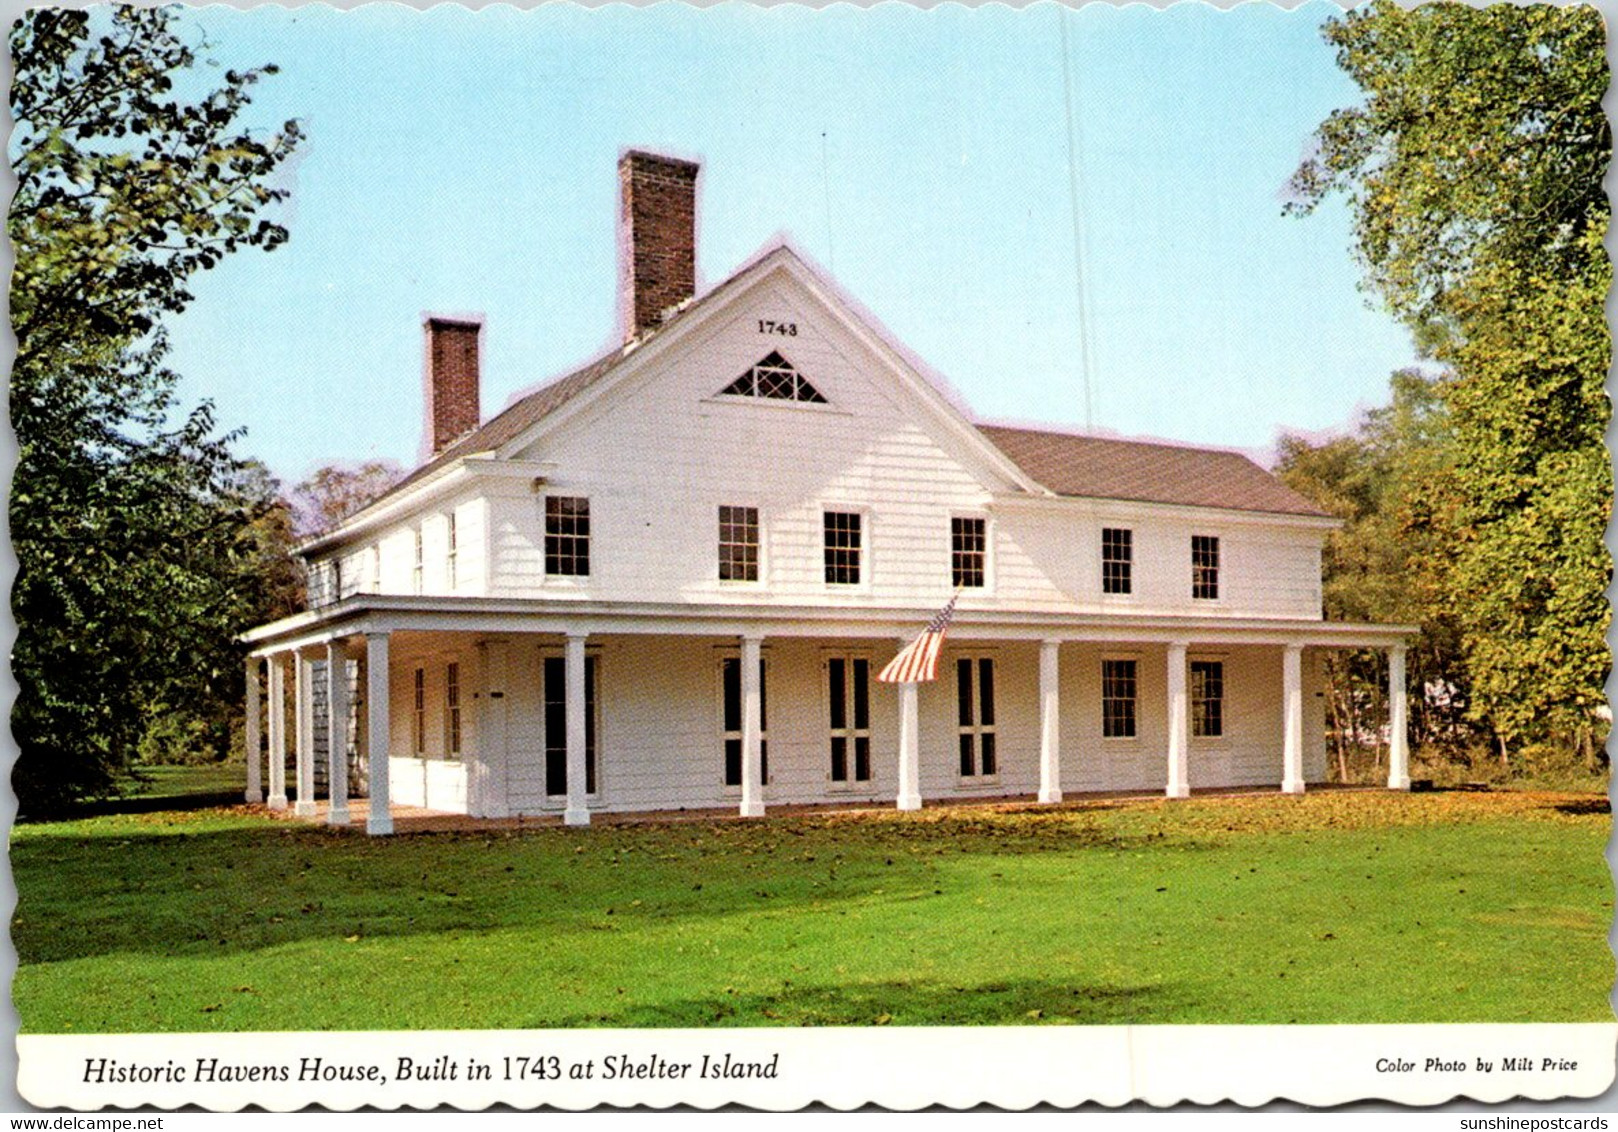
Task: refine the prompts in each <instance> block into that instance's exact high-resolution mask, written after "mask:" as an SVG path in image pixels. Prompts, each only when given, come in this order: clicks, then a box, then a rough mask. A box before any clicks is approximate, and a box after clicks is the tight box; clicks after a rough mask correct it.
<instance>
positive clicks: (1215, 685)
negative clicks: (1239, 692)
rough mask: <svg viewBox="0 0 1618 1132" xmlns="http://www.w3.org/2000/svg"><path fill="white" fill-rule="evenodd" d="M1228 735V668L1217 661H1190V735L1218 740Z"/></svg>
mask: <svg viewBox="0 0 1618 1132" xmlns="http://www.w3.org/2000/svg"><path fill="white" fill-rule="evenodd" d="M1224 733H1225V665H1224V662H1223V661H1218V660H1193V661H1192V662H1191V734H1192V735H1194V736H1197V737H1198V738H1204V739H1216V738H1218V737H1219V736H1221V735H1223V734H1224Z"/></svg>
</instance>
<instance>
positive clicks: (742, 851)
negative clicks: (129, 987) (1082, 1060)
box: [11, 814, 1160, 1025]
mask: <svg viewBox="0 0 1618 1132" xmlns="http://www.w3.org/2000/svg"><path fill="white" fill-rule="evenodd" d="M206 820H208V819H207V818H206V817H205V816H202V815H182V814H176V815H175V816H174V819H173V820H165V819H164V817H163V816H162V815H158V816H154V817H150V818H147V817H145V816H143V815H140V814H134V815H125V816H122V817H120V818H114V819H112V820H111V822H105V823H103V824H101V825H99V826H93V827H89V828H86V827H75V826H73V825H64V826H62V827H60V831H59V832H58V831H57V830H51V831H49V832H41V831H39V830H38V829H37V827H36V829H35V830H34V831H31V832H30V833H29V834H28V835H27V836H26V837H20V838H19V837H14V838H13V841H12V845H11V863H12V869H13V875H14V877H15V880H16V885H17V893H18V903H17V908H16V913H15V917H14V919H13V922H12V925H11V927H12V939H13V943H14V945H15V947H16V950H17V955H18V960H19V962H20V963H21V964H23V965H25V966H26V965H28V964H39V963H52V962H63V961H71V960H78V959H87V958H94V957H99V956H107V955H113V954H118V953H126V954H150V955H159V956H163V957H169V958H179V957H184V956H192V957H219V956H225V955H234V954H246V953H251V952H253V951H257V950H260V949H265V948H274V947H280V946H284V945H287V944H294V943H299V942H302V941H308V940H317V941H322V940H323V941H336V940H347V939H349V937H362V938H366V939H377V938H385V937H397V938H402V937H408V936H420V935H438V934H445V933H448V934H471V933H481V932H489V931H500V930H507V929H517V930H541V931H544V932H546V933H552V934H558V935H571V934H574V933H579V934H580V935H581V938H589V933H593V932H596V931H600V930H604V929H603V925H607V926H610V927H611V928H613V929H618V928H628V927H630V926H631V925H632V924H633V923H635V922H637V921H641V922H647V923H651V924H654V925H657V926H660V927H661V926H667V925H669V924H671V923H674V922H678V921H682V920H684V921H690V922H701V921H704V920H710V919H712V918H714V917H718V916H728V915H734V914H737V913H743V914H751V913H753V912H768V913H771V914H772V915H773V914H775V913H780V912H783V911H788V910H798V909H812V910H814V911H816V912H817V913H818V912H823V911H824V910H825V908H826V907H827V906H828V905H839V904H843V903H845V902H848V901H859V900H865V899H867V898H870V897H874V896H876V894H877V893H878V891H880V890H884V889H885V890H886V891H887V892H889V893H898V892H901V891H904V892H915V893H918V894H923V895H925V894H927V893H933V892H934V890H935V889H938V888H941V887H942V888H949V889H952V890H956V891H958V889H959V886H960V885H961V884H971V883H984V882H988V883H993V880H994V878H996V877H998V876H999V874H997V873H993V874H988V873H985V874H983V875H978V871H976V870H974V869H973V868H972V867H971V866H970V865H969V866H967V870H968V871H967V873H966V874H965V876H964V878H962V874H961V873H960V869H959V867H958V866H956V864H955V862H957V861H958V860H960V859H961V855H962V854H967V855H969V856H970V855H978V856H985V857H995V856H999V855H1002V854H1017V853H1022V854H1028V853H1031V852H1035V851H1037V852H1039V853H1040V854H1041V855H1044V854H1046V853H1049V854H1057V853H1068V854H1080V853H1083V852H1084V851H1086V850H1091V849H1102V850H1116V849H1119V848H1129V847H1133V846H1135V845H1141V846H1145V845H1153V844H1157V843H1159V842H1158V840H1157V838H1158V836H1160V835H1148V836H1146V837H1142V838H1139V839H1134V838H1120V837H1118V836H1116V835H1113V834H1104V833H1102V832H1101V831H1089V832H1086V831H1083V830H1066V831H1064V830H1050V831H1047V832H1046V833H1045V834H1044V835H1043V836H1013V835H1011V834H1010V832H1009V831H1008V830H1007V829H1006V828H1005V827H1003V826H1001V827H995V826H993V825H992V824H989V823H979V822H968V823H955V822H947V821H946V822H930V823H918V824H914V825H912V824H910V823H891V824H883V825H870V824H867V825H848V824H841V825H831V824H824V825H816V824H804V825H802V826H801V827H799V828H796V829H789V828H784V827H782V826H750V825H741V824H738V823H714V824H711V825H699V824H694V823H691V824H685V825H680V826H675V825H668V826H636V827H629V826H623V827H617V828H611V827H602V828H600V829H592V830H586V831H576V830H565V829H561V828H552V829H543V830H539V829H536V830H524V831H499V832H477V833H443V834H423V835H418V836H411V837H395V838H384V839H372V838H364V837H357V836H354V835H352V834H346V833H335V832H331V831H328V830H325V829H323V828H321V827H319V826H309V825H303V824H301V823H288V822H269V821H265V822H264V823H263V824H262V825H256V824H255V825H251V826H247V827H245V828H233V829H204V830H199V831H198V832H188V831H187V829H186V826H187V824H188V823H191V822H198V823H200V822H202V821H206ZM148 823H149V825H148ZM889 899H891V897H890V898H889ZM1028 1009H1033V1007H1029V1008H1028ZM647 1024H648V1025H650V1024H653V1023H650V1022H648V1023H647Z"/></svg>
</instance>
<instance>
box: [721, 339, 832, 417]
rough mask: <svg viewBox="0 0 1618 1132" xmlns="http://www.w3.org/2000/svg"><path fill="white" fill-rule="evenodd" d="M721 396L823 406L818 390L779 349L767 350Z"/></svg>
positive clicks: (823, 399)
mask: <svg viewBox="0 0 1618 1132" xmlns="http://www.w3.org/2000/svg"><path fill="white" fill-rule="evenodd" d="M719 395H720V396H721V397H761V398H763V399H765V400H768V401H799V402H802V403H804V404H810V405H824V404H826V398H825V397H824V396H822V395H821V392H820V390H818V389H816V388H815V387H814V386H813V385H811V384H810V383H809V379H808V378H806V377H804V376H803V374H801V373H799V372H798V370H797V367H796V366H794V365H793V364H792V363H791V362H789V361H787V360H786V359H785V358H783V357H782V356H781V355H780V353H779V352H777V351H774V350H772V351H770V354H769V356H768V357H765V358H763V359H761V360H759V361H758V362H757V363H756V364H755V365H754V366H753V367H752V368H751V369H749V370H748V371H747V372H746V373H744V374H742V375H741V376H740V377H738V378H737V379H736V380H735V381H733V382H731V383H730V384H729V385H727V386H725V387H724V388H723V389H721V390H720V391H719Z"/></svg>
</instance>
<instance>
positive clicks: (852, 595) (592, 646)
mask: <svg viewBox="0 0 1618 1132" xmlns="http://www.w3.org/2000/svg"><path fill="white" fill-rule="evenodd" d="M619 175H620V182H621V196H622V213H621V217H620V221H619V233H620V236H619V243H620V249H619V259H620V265H621V267H620V275H621V280H620V287H621V293H620V302H621V309H622V311H623V328H622V329H623V336H622V345H621V346H615V347H614V348H612V349H611V350H610V351H609V352H608V353H607V354H606V355H605V356H603V357H601V358H599V359H597V360H596V361H594V362H592V363H591V364H590V365H588V366H586V367H584V368H583V369H581V370H578V371H577V372H575V373H570V374H568V375H566V376H564V377H560V378H558V379H556V380H554V381H551V382H549V383H548V384H545V385H543V386H541V387H539V388H537V389H536V390H535V391H534V392H532V393H529V394H527V395H526V396H523V397H521V398H520V399H517V400H515V401H514V402H513V403H512V404H511V405H510V406H509V407H508V408H506V409H505V410H504V411H503V412H500V413H498V414H496V415H495V416H493V417H491V418H489V419H487V420H484V419H482V417H481V416H480V413H479V408H478V405H479V393H478V382H479V373H478V355H479V345H480V339H481V336H482V334H483V332H484V328H483V326H482V325H481V322H480V321H479V320H475V319H451V318H439V317H428V318H427V319H426V322H425V336H426V366H425V374H426V376H425V387H426V390H425V400H426V429H427V437H428V443H427V447H428V448H429V449H430V453H431V455H430V457H429V458H428V459H427V460H426V462H425V463H423V464H422V465H421V466H420V467H418V468H417V469H416V470H415V471H414V472H413V473H411V474H410V475H409V476H408V477H407V478H406V479H404V481H403V482H401V483H400V484H398V485H397V486H396V487H394V488H393V489H392V490H391V491H389V492H388V493H387V494H386V495H384V496H382V497H381V498H380V499H378V500H376V501H375V502H373V503H372V504H370V505H369V506H367V507H366V508H365V509H364V510H362V511H360V512H358V513H357V514H354V515H353V516H351V517H350V518H348V519H347V520H346V521H345V522H344V523H343V524H342V525H341V526H340V527H338V528H337V529H336V530H334V531H332V532H331V533H330V534H327V535H324V536H322V537H320V538H318V539H316V540H314V541H312V542H310V543H308V544H307V545H305V546H304V547H302V548H301V553H302V554H303V556H304V558H305V559H306V560H307V564H308V569H309V577H310V586H309V609H308V611H307V612H305V613H300V614H298V615H296V616H294V617H289V618H286V619H285V620H281V621H277V622H275V623H274V624H270V625H265V626H262V627H260V628H257V629H254V630H253V631H251V632H250V633H248V634H247V635H246V640H247V642H248V644H249V646H250V649H251V659H250V661H249V664H248V674H247V675H248V681H247V687H248V697H249V711H248V719H249V736H248V749H249V750H250V751H252V752H254V756H255V757H253V758H251V759H249V787H248V796H249V799H250V800H256V799H257V798H258V797H259V795H260V791H261V777H260V768H259V758H258V754H259V752H260V750H261V748H264V747H267V756H268V758H267V761H268V766H269V783H268V790H269V799H268V800H269V804H270V805H271V806H285V805H286V804H287V785H286V782H285V777H286V776H285V771H284V768H285V766H286V763H287V753H288V751H289V750H294V751H295V752H296V762H295V775H296V783H297V786H298V787H299V788H298V789H297V791H296V798H297V807H298V809H299V810H300V811H301V812H305V813H314V812H315V802H314V795H315V773H316V772H315V761H316V757H317V748H318V749H319V751H320V752H321V753H322V754H324V753H325V752H327V751H335V752H337V753H338V754H339V756H340V757H338V758H336V759H335V760H331V762H330V769H329V773H328V774H327V775H325V777H327V778H328V781H329V790H330V795H331V804H330V808H329V815H330V819H331V820H333V821H334V822H346V821H347V820H348V801H347V800H348V797H349V794H350V793H351V792H354V793H357V792H358V788H359V786H360V782H359V779H361V778H363V779H364V787H365V790H366V792H367V793H368V794H369V797H370V805H369V818H368V826H369V828H370V829H371V830H372V831H373V832H386V831H388V830H390V829H391V817H390V812H389V805H388V804H389V800H390V799H391V801H392V804H394V805H409V806H416V807H426V808H428V809H432V810H443V811H454V812H464V813H467V814H470V815H473V816H485V817H505V816H513V815H545V814H556V815H560V816H561V817H563V818H564V819H565V820H566V821H567V822H569V823H573V824H582V823H585V822H588V821H589V818H590V815H591V813H593V812H606V811H628V810H643V811H644V810H676V809H708V808H716V807H737V808H738V809H739V811H740V813H741V814H743V815H748V816H755V815H760V814H763V813H765V812H766V810H767V809H768V808H769V807H770V806H771V805H779V804H796V803H839V802H846V803H861V802H863V803H871V802H881V801H890V802H891V801H893V800H897V804H898V806H899V807H900V808H902V809H913V808H916V807H918V806H920V805H921V804H922V802H923V800H928V801H932V800H937V801H945V800H963V799H972V798H979V797H1005V796H1018V795H1024V796H1030V797H1037V799H1038V800H1039V801H1043V802H1055V801H1059V800H1060V799H1061V798H1062V797H1063V795H1064V794H1071V793H1075V792H1090V791H1117V790H1153V791H1158V790H1160V791H1164V792H1166V793H1167V794H1168V795H1169V796H1170V797H1183V796H1185V795H1187V794H1188V793H1189V792H1190V791H1191V790H1192V789H1195V788H1207V787H1233V786H1265V785H1270V786H1279V788H1280V789H1281V790H1284V791H1289V792H1300V791H1302V790H1303V789H1304V788H1305V784H1306V783H1308V782H1315V781H1320V780H1323V779H1324V778H1325V776H1326V760H1325V743H1324V733H1323V713H1322V700H1321V696H1320V687H1321V684H1320V676H1319V659H1320V656H1321V653H1322V651H1323V650H1327V649H1341V648H1367V647H1370V648H1382V649H1386V650H1388V653H1389V666H1388V667H1389V673H1390V678H1389V699H1390V702H1391V705H1392V711H1391V719H1390V720H1389V726H1390V730H1391V735H1392V751H1393V755H1392V768H1393V769H1392V777H1391V781H1390V783H1389V785H1390V786H1393V787H1405V786H1408V784H1409V780H1408V777H1407V775H1408V768H1407V760H1406V756H1405V744H1404V730H1405V725H1404V710H1405V706H1404V678H1403V648H1404V646H1403V642H1404V640H1405V639H1406V638H1407V637H1408V636H1409V634H1410V633H1411V631H1412V630H1411V629H1410V627H1408V626H1390V625H1363V624H1344V623H1340V622H1329V621H1326V620H1324V619H1323V617H1322V614H1321V585H1320V553H1321V544H1322V540H1323V539H1324V538H1325V537H1326V535H1327V533H1328V532H1329V531H1330V530H1332V529H1333V527H1334V526H1335V525H1336V524H1335V522H1334V520H1332V519H1331V518H1329V517H1327V516H1326V515H1324V514H1323V513H1322V512H1321V511H1320V510H1319V509H1318V508H1317V507H1315V506H1314V505H1313V504H1312V503H1310V502H1309V501H1308V500H1306V499H1304V498H1302V497H1301V496H1299V495H1297V494H1295V493H1293V492H1292V491H1291V490H1289V489H1288V488H1287V487H1285V486H1284V485H1282V484H1281V483H1280V482H1279V481H1278V480H1276V479H1275V478H1274V477H1272V476H1271V475H1270V474H1269V473H1267V472H1266V471H1264V470H1263V469H1261V468H1259V467H1258V466H1257V465H1256V464H1254V463H1252V462H1251V461H1249V460H1248V459H1246V458H1245V457H1243V456H1240V455H1237V454H1234V453H1230V452H1220V451H1208V450H1202V449H1195V448H1187V447H1179V446H1171V445H1164V444H1146V443H1136V442H1131V441H1121V440H1113V439H1101V438H1097V437H1091V436H1082V435H1074V434H1071V433H1066V432H1060V431H1044V430H1033V429H1027V428H1014V427H1005V426H1000V425H993V424H987V423H984V422H982V421H979V420H977V419H975V418H974V417H973V416H972V414H971V413H970V411H969V410H968V409H967V408H966V407H965V406H964V405H963V404H962V403H961V402H960V401H959V399H957V398H956V397H954V396H953V395H952V394H950V393H949V392H948V391H946V390H945V389H944V388H942V387H941V386H940V384H939V383H938V382H936V381H935V380H933V379H931V378H930V377H929V376H928V374H927V373H925V372H924V371H923V370H922V369H921V368H920V366H919V365H918V363H916V362H915V361H914V359H912V358H911V357H910V356H909V355H908V354H907V353H906V352H905V350H904V349H903V348H902V347H901V346H900V345H899V344H897V343H895V342H893V341H892V340H891V339H889V338H888V337H886V336H885V335H884V333H883V331H882V330H881V328H880V327H878V326H877V325H875V324H874V323H873V321H872V320H871V319H870V318H869V317H868V316H866V315H864V314H862V312H861V311H860V310H859V309H858V308H857V306H856V305H854V304H853V303H852V302H851V301H850V300H849V299H848V298H847V297H845V296H844V295H842V294H841V293H840V291H839V290H838V288H837V287H836V285H835V284H833V283H832V282H831V281H829V280H828V279H827V278H826V277H825V276H824V275H822V274H820V273H819V272H818V271H817V270H816V269H814V268H811V267H810V266H808V265H807V264H806V263H805V262H804V261H803V259H801V258H800V257H799V256H798V255H797V254H795V253H794V252H793V251H792V250H791V248H789V247H786V246H781V247H777V248H775V249H774V250H771V251H769V252H767V253H766V254H763V255H762V256H760V257H759V258H757V259H756V260H754V261H753V262H752V263H750V264H748V265H747V266H745V267H743V268H742V269H741V270H739V271H737V272H736V273H735V274H734V275H732V276H730V277H729V278H728V279H726V280H724V281H723V282H722V283H719V284H718V285H717V286H715V287H713V288H711V289H710V290H708V291H707V292H706V293H704V294H702V295H700V296H697V295H695V294H694V287H695V274H696V273H695V256H696V249H695V230H696V223H695V220H696V182H697V175H698V169H697V166H695V165H693V164H691V163H689V162H685V161H678V160H674V159H671V158H667V157H662V156H656V155H652V154H646V153H640V152H631V153H628V154H626V155H625V156H624V157H623V159H622V160H621V162H620V166H619ZM400 380H401V396H402V395H403V393H404V389H403V385H404V380H405V379H404V375H401V376H400ZM954 595H958V600H957V603H956V607H955V611H954V618H953V623H952V624H951V625H950V628H949V632H948V636H947V638H946V641H945V645H944V649H943V652H942V654H941V656H940V658H939V662H938V670H937V677H936V679H934V680H932V681H930V682H924V683H910V684H884V683H879V682H877V680H876V679H875V676H876V674H877V673H878V672H879V671H880V669H881V668H882V667H883V666H884V665H885V664H886V663H887V662H888V661H889V660H891V659H892V658H893V656H894V655H895V653H896V652H897V651H898V650H899V648H900V647H901V646H902V645H903V644H904V643H905V642H907V641H909V640H911V639H913V638H914V637H915V636H916V635H917V634H918V633H919V632H920V631H921V630H922V628H923V627H924V626H925V625H926V624H927V622H928V621H929V619H931V618H932V617H933V615H934V614H935V613H937V612H938V611H939V610H940V609H941V608H942V607H943V606H944V605H945V604H946V603H947V602H949V600H950V599H951V597H952V596H954ZM317 682H318V683H319V685H320V687H319V689H318V695H317V688H316V684H317ZM261 683H262V684H263V685H264V688H265V689H266V691H267V699H268V708H269V710H267V711H262V715H263V718H264V720H265V722H266V724H267V726H261V725H260V722H259V720H260V715H261V706H260V702H261V696H262V695H263V694H264V693H263V692H261ZM289 698H290V700H291V703H292V710H291V711H290V712H289V711H288V710H287V705H288V700H289ZM317 701H318V708H319V710H317ZM289 716H290V719H291V720H292V721H293V722H292V723H291V724H290V726H289V725H288V723H287V722H286V721H287V720H288V718H289ZM289 732H290V734H289ZM266 740H267V742H266ZM344 752H347V753H348V757H346V758H345V757H341V756H342V755H343V753H344ZM351 760H352V772H351V768H350V761H351ZM322 769H323V770H324V769H325V767H322ZM353 772H359V773H353Z"/></svg>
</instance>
